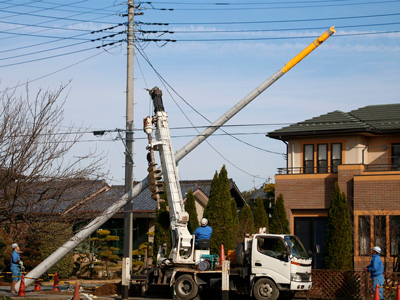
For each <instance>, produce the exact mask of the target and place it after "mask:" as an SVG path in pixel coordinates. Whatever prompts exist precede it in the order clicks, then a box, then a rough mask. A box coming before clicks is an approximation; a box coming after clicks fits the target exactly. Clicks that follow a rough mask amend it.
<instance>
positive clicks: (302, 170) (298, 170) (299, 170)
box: [278, 166, 338, 175]
mask: <svg viewBox="0 0 400 300" xmlns="http://www.w3.org/2000/svg"><path fill="white" fill-rule="evenodd" d="M337 170H338V168H337V166H333V167H332V166H329V167H293V168H278V174H279V175H289V174H329V173H337Z"/></svg>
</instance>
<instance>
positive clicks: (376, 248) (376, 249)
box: [372, 246, 382, 254]
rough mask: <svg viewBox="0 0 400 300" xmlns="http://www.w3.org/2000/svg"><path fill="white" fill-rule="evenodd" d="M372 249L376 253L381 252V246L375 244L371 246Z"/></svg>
mask: <svg viewBox="0 0 400 300" xmlns="http://www.w3.org/2000/svg"><path fill="white" fill-rule="evenodd" d="M372 251H375V252H376V253H378V254H381V252H382V250H381V247H378V246H375V247H374V248H372Z"/></svg>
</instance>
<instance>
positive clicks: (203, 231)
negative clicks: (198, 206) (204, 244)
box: [193, 218, 212, 245]
mask: <svg viewBox="0 0 400 300" xmlns="http://www.w3.org/2000/svg"><path fill="white" fill-rule="evenodd" d="M200 225H201V226H200V227H197V228H196V230H195V231H194V232H193V234H194V235H195V245H197V242H198V241H199V240H209V239H210V238H211V234H212V228H211V227H210V226H208V220H207V219H206V218H202V219H201V221H200Z"/></svg>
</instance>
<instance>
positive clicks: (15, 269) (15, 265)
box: [10, 243, 23, 293]
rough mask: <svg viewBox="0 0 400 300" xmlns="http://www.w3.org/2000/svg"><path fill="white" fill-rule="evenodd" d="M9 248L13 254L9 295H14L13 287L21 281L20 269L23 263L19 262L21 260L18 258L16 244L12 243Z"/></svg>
mask: <svg viewBox="0 0 400 300" xmlns="http://www.w3.org/2000/svg"><path fill="white" fill-rule="evenodd" d="M11 248H12V249H13V250H14V251H13V253H12V254H11V266H10V269H11V276H12V281H11V293H15V292H16V291H15V285H16V283H17V282H18V281H19V280H21V269H22V266H23V263H22V261H21V258H20V257H19V253H18V252H19V247H18V244H16V243H14V244H12V245H11Z"/></svg>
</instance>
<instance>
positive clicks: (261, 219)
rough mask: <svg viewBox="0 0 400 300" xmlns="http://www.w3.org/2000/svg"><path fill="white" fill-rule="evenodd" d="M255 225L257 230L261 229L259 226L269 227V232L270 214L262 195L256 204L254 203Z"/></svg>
mask: <svg viewBox="0 0 400 300" xmlns="http://www.w3.org/2000/svg"><path fill="white" fill-rule="evenodd" d="M254 225H255V227H256V230H257V231H258V230H259V228H263V227H265V228H266V229H267V232H269V229H268V216H267V212H266V211H265V208H264V203H263V200H262V199H261V197H258V199H257V201H256V205H254Z"/></svg>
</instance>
